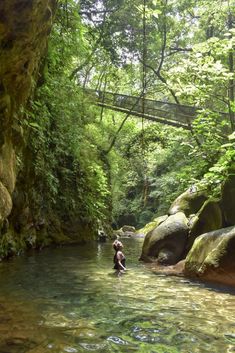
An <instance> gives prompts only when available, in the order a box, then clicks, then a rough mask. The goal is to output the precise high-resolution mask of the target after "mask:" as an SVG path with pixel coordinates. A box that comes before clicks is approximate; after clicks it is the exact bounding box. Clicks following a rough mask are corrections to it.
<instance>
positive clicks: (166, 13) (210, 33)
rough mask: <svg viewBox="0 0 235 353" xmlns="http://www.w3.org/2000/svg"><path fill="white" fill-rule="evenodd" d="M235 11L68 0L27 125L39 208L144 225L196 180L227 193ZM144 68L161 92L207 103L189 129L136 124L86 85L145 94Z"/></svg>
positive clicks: (165, 97) (154, 94)
mask: <svg viewBox="0 0 235 353" xmlns="http://www.w3.org/2000/svg"><path fill="white" fill-rule="evenodd" d="M212 3H213V4H212ZM144 12H145V16H146V18H145V20H146V21H145V24H146V28H145V31H144V30H143V14H144ZM231 16H232V17H234V8H233V7H232V6H230V5H229V2H226V1H220V0H215V1H213V2H211V1H209V0H208V1H205V0H202V1H201V0H200V1H198V2H197V4H195V1H192V0H178V1H175V0H169V1H165V0H161V1H160V0H159V1H158V0H154V1H149V2H147V5H146V8H145V11H144V8H143V3H142V2H140V1H139V0H135V1H134V2H133V1H129V0H127V1H117V0H109V1H99V2H97V1H93V0H82V1H80V2H79V3H78V2H76V1H74V0H68V1H61V2H60V3H59V8H58V12H57V18H56V21H55V25H54V30H53V33H52V36H51V40H50V43H49V54H48V57H47V59H46V68H45V70H44V73H43V75H42V77H41V81H42V82H41V87H39V88H38V90H37V92H36V95H35V97H34V100H33V101H32V102H31V106H30V107H29V109H28V111H27V112H26V117H27V119H26V120H25V121H24V124H25V127H26V128H27V130H28V134H29V137H30V146H29V148H28V149H29V151H27V153H28V154H29V156H30V158H31V159H32V160H33V170H30V171H27V172H28V173H29V174H30V177H31V178H32V179H33V180H34V182H32V188H31V191H30V192H31V200H32V201H31V202H32V205H33V204H34V207H35V209H40V210H43V212H44V213H46V212H49V213H50V212H51V210H52V209H53V210H55V211H56V212H57V214H58V215H59V217H60V218H61V219H62V221H64V222H68V220H74V219H76V220H78V221H79V222H81V223H83V224H92V225H94V227H95V226H96V225H97V223H98V220H101V221H103V222H110V221H111V212H112V220H113V221H114V222H116V223H118V222H119V219H121V217H122V216H123V215H135V217H136V219H137V223H138V224H137V225H138V226H142V225H144V224H145V223H147V222H149V221H150V220H151V218H154V217H155V216H156V215H157V214H162V213H165V212H167V209H168V207H169V206H170V203H171V202H172V201H173V200H174V198H175V197H177V196H178V195H179V194H180V193H182V192H183V191H184V190H185V189H186V188H188V187H189V186H190V185H192V184H195V183H199V185H200V186H201V187H206V188H208V187H209V188H210V190H211V192H212V193H214V194H218V190H219V185H220V184H221V182H222V180H223V179H224V177H225V176H226V174H227V172H228V169H229V166H230V165H231V163H232V161H233V159H234V141H233V135H231V137H230V140H228V135H229V134H231V132H232V129H233V127H234V121H233V120H234V116H233V112H234V110H235V109H234V99H233V95H234V72H233V69H232V68H233V51H234V43H235V42H234V41H235V39H234V38H235V37H234V34H235V32H234V29H233V28H232V26H231V25H230V22H229V18H230V17H231ZM144 32H145V33H144ZM144 41H145V43H144ZM144 49H145V50H146V55H145V56H146V57H145V58H144V55H143V50H144ZM143 60H144V62H143ZM143 65H145V74H146V81H147V86H146V94H147V96H148V97H149V98H153V99H156V100H162V101H165V102H168V101H169V102H172V101H174V102H176V103H177V104H179V103H181V104H187V105H193V106H195V108H197V109H198V114H197V117H196V119H195V120H194V122H193V124H192V126H191V130H190V131H189V132H186V131H183V130H181V129H178V130H176V129H174V128H170V127H165V126H163V125H160V124H153V123H148V124H147V123H146V124H143V123H141V122H140V121H138V120H136V119H134V118H131V117H129V118H128V119H126V122H125V123H124V118H125V116H124V115H123V114H121V113H117V112H110V111H108V110H101V109H99V108H95V107H94V106H92V105H91V98H92V97H89V96H88V95H86V94H84V92H83V88H84V87H89V88H93V89H101V90H105V91H112V92H120V93H124V94H130V95H139V94H140V92H141V91H142V89H143V82H142V79H143ZM143 125H144V126H143ZM29 169H30V168H29ZM200 180H201V181H200ZM35 181H37V182H35ZM42 195H43V196H42ZM119 225H120V224H119Z"/></svg>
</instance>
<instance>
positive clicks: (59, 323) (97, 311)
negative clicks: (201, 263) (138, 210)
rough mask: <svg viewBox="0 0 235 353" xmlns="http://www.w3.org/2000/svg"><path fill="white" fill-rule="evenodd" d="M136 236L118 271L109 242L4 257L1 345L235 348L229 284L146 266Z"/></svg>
mask: <svg viewBox="0 0 235 353" xmlns="http://www.w3.org/2000/svg"><path fill="white" fill-rule="evenodd" d="M141 241H142V240H140V239H138V240H131V239H126V240H124V244H125V254H126V255H127V266H128V269H129V271H128V272H127V273H126V274H125V275H123V276H120V277H117V276H115V275H114V271H113V270H112V266H113V263H112V260H113V249H112V245H111V243H103V244H95V243H94V244H92V245H90V246H81V247H65V248H58V249H50V250H49V249H48V250H44V251H42V252H41V253H35V254H31V256H27V257H21V258H16V259H13V260H11V261H10V262H8V263H1V264H0V278H1V286H0V309H1V311H0V352H1V353H48V352H51V353H62V352H93V351H95V352H125V353H128V352H140V353H141V352H145V353H150V352H157V353H163V352H164V353H176V352H177V353H178V352H180V353H190V352H193V353H196V352H200V353H203V352H210V353H213V352H214V353H224V352H225V353H226V352H235V310H234V306H235V296H234V291H231V290H229V289H228V288H224V287H212V286H208V285H205V284H201V283H197V282H191V281H189V280H187V279H184V278H177V277H173V276H172V277H167V276H157V275H155V274H153V273H151V272H150V271H149V270H148V269H147V268H146V267H145V266H144V265H143V264H142V263H139V262H138V257H139V254H140V248H141V245H142V244H141Z"/></svg>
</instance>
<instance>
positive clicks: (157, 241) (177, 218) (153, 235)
mask: <svg viewBox="0 0 235 353" xmlns="http://www.w3.org/2000/svg"><path fill="white" fill-rule="evenodd" d="M188 231H189V228H188V225H187V218H186V216H185V215H184V213H182V212H178V213H176V214H174V215H172V216H169V217H168V218H167V219H166V220H165V221H164V222H163V223H161V224H160V225H159V226H157V227H156V228H154V229H153V230H152V231H151V232H149V233H148V234H147V236H146V238H145V241H144V245H143V249H142V254H141V257H140V259H141V260H144V261H157V262H158V263H159V264H163V265H173V264H176V263H177V262H178V261H180V260H181V259H182V255H183V253H184V249H185V245H186V242H187V237H188Z"/></svg>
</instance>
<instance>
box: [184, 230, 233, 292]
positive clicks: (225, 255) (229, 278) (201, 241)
mask: <svg viewBox="0 0 235 353" xmlns="http://www.w3.org/2000/svg"><path fill="white" fill-rule="evenodd" d="M234 254H235V227H234V226H233V227H228V228H222V229H219V230H216V231H213V232H209V233H205V234H202V235H201V236H199V237H198V238H197V239H196V240H195V242H194V244H193V247H192V249H191V250H190V252H189V254H188V256H187V258H186V261H185V270H184V273H185V275H186V276H188V277H193V278H200V279H202V280H207V281H212V282H217V283H223V284H226V285H232V286H235V255H234Z"/></svg>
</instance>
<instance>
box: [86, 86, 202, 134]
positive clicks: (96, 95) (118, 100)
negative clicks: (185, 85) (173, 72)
mask: <svg viewBox="0 0 235 353" xmlns="http://www.w3.org/2000/svg"><path fill="white" fill-rule="evenodd" d="M85 92H86V93H87V96H88V97H89V98H90V101H91V103H93V104H95V105H97V106H99V107H102V108H104V109H110V110H114V111H118V112H121V113H125V114H129V115H132V116H136V117H139V118H143V119H146V120H150V121H155V122H158V123H162V124H166V125H171V126H174V127H180V128H183V129H186V130H190V129H191V124H192V122H193V120H194V119H195V117H196V116H197V112H198V108H196V107H193V106H188V105H179V104H175V103H169V102H162V101H158V100H154V99H149V98H143V97H141V96H139V97H137V96H131V95H126V94H119V93H113V92H103V91H99V90H92V89H86V90H85ZM89 98H88V99H89Z"/></svg>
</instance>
